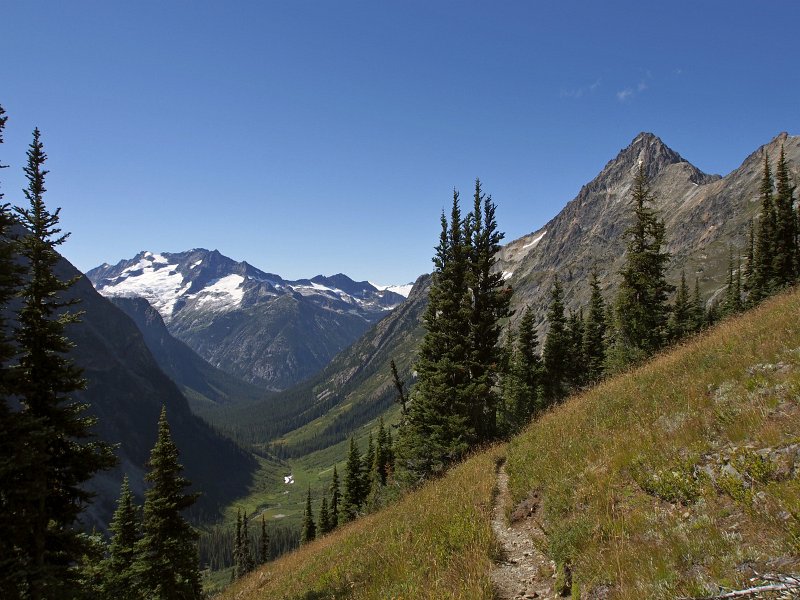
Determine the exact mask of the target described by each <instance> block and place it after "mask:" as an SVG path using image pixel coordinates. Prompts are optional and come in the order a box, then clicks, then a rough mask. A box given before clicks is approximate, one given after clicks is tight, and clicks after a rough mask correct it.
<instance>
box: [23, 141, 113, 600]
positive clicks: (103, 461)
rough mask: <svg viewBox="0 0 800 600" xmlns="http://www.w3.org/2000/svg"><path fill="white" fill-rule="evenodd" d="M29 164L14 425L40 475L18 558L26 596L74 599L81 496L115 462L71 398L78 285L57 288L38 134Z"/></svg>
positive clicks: (77, 374)
mask: <svg viewBox="0 0 800 600" xmlns="http://www.w3.org/2000/svg"><path fill="white" fill-rule="evenodd" d="M27 158H28V161H27V165H26V166H25V169H24V171H25V176H26V178H27V180H28V187H27V189H25V191H24V193H25V198H26V199H27V201H28V207H27V208H22V207H15V209H14V210H15V211H16V213H17V216H18V219H19V221H20V222H21V223H22V225H24V226H25V227H26V228H27V230H28V233H27V235H25V236H24V237H23V238H22V239H21V240H20V241H19V246H18V251H19V254H20V255H21V257H22V259H23V262H24V264H25V267H26V269H27V280H26V282H25V284H24V285H23V287H22V289H21V291H20V296H21V298H22V307H21V309H20V311H19V317H18V329H17V332H16V340H17V342H18V344H19V353H20V358H19V365H18V367H17V369H16V372H17V377H18V378H17V379H16V380H15V381H16V382H17V384H18V385H16V386H15V387H16V390H15V391H16V393H17V395H18V398H19V400H20V403H21V405H22V410H21V411H19V412H18V413H17V419H18V420H17V419H15V420H17V423H18V424H20V427H21V428H22V430H23V431H24V435H25V441H24V442H22V444H23V446H24V453H25V456H24V457H23V456H20V457H19V458H20V460H21V461H22V462H23V463H27V464H29V465H34V468H30V469H26V471H25V473H24V474H22V475H21V476H20V481H18V482H17V484H18V485H19V486H20V488H19V490H18V491H23V492H24V493H25V494H27V496H28V502H27V503H26V504H25V505H24V506H21V507H18V508H19V514H17V515H16V517H15V518H16V520H17V524H18V526H19V527H20V528H23V530H24V531H25V539H23V540H21V545H20V551H21V555H22V556H24V559H25V560H24V562H25V564H24V565H23V566H22V568H23V572H22V573H24V577H25V579H26V585H27V590H28V595H29V597H30V598H32V599H33V600H39V599H40V598H64V597H69V596H71V595H74V594H75V593H76V588H77V585H78V584H77V582H76V570H75V569H74V568H73V564H74V563H75V561H77V560H78V559H79V558H80V557H81V556H83V555H84V554H85V553H86V552H87V551H88V545H89V540H88V539H87V538H86V536H82V535H80V534H79V533H78V531H77V530H76V529H75V528H74V527H73V524H74V523H75V520H76V519H77V518H78V516H79V515H80V513H81V511H82V510H83V509H84V507H85V505H86V504H87V503H88V502H89V501H90V500H91V498H92V494H91V493H89V492H87V491H86V490H84V489H83V488H82V487H81V486H82V485H83V484H84V482H86V481H88V480H89V479H90V478H91V477H92V476H93V475H94V474H95V473H96V472H97V471H99V470H101V469H106V468H108V467H110V466H111V465H112V464H113V463H114V456H113V453H112V451H111V447H110V446H109V445H108V444H105V443H103V442H100V441H97V440H90V438H91V427H92V425H93V424H94V423H95V419H93V418H91V417H88V416H85V415H84V414H83V413H84V411H85V410H86V405H84V404H81V403H79V402H75V401H73V400H71V398H70V396H71V394H73V393H75V392H77V391H78V390H81V389H82V388H83V387H84V385H85V381H84V379H83V378H82V376H81V370H80V369H79V368H78V367H76V366H75V364H74V363H73V361H72V359H71V358H70V357H69V356H68V354H69V352H70V351H71V350H72V348H73V345H72V343H71V342H70V341H69V340H68V339H67V338H66V336H65V330H66V327H67V326H68V325H70V324H72V323H75V322H77V321H78V315H77V314H76V313H74V312H70V311H69V310H68V309H69V307H70V306H72V305H74V304H75V301H70V300H65V299H63V293H64V292H66V291H67V290H68V289H69V287H70V286H71V285H72V284H73V283H74V282H75V281H76V279H77V278H76V279H74V280H70V281H61V280H60V279H59V278H58V276H57V275H56V273H55V267H56V264H57V263H58V260H59V255H58V253H57V252H56V247H57V246H59V245H60V244H62V243H63V242H64V240H65V239H66V238H67V235H68V234H64V235H61V230H60V229H59V228H58V222H59V212H60V209H56V210H55V212H52V213H51V212H50V211H49V210H48V209H47V207H46V206H45V203H44V193H45V191H46V190H45V187H44V180H45V175H46V174H47V171H46V170H45V169H44V163H45V161H46V160H47V156H46V154H45V153H44V148H43V145H42V142H41V140H40V134H39V130H38V129H36V130H34V132H33V142H32V143H31V145H30V147H29V149H28V153H27ZM22 573H21V574H22Z"/></svg>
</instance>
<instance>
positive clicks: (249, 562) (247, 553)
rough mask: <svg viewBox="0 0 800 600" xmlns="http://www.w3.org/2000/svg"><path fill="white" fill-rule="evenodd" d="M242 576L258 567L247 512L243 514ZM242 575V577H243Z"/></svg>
mask: <svg viewBox="0 0 800 600" xmlns="http://www.w3.org/2000/svg"><path fill="white" fill-rule="evenodd" d="M240 564H241V575H244V574H245V573H249V572H250V571H252V570H253V569H255V567H256V561H255V557H254V556H253V548H252V544H251V542H250V526H249V521H248V519H247V511H244V513H243V514H242V552H241V563H240ZM241 575H240V576H241Z"/></svg>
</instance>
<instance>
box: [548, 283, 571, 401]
mask: <svg viewBox="0 0 800 600" xmlns="http://www.w3.org/2000/svg"><path fill="white" fill-rule="evenodd" d="M547 323H548V325H549V326H550V329H549V330H548V332H547V337H546V338H545V340H544V348H543V349H542V363H543V364H544V373H545V375H544V393H545V400H546V403H547V404H550V403H552V402H555V401H558V400H560V399H561V398H563V397H564V396H566V394H567V377H568V375H569V354H568V353H569V342H570V340H569V335H568V332H567V319H566V317H565V316H564V290H563V288H562V287H561V281H560V280H559V278H558V275H556V276H555V278H554V279H553V287H552V288H551V290H550V308H549V309H548V310H547Z"/></svg>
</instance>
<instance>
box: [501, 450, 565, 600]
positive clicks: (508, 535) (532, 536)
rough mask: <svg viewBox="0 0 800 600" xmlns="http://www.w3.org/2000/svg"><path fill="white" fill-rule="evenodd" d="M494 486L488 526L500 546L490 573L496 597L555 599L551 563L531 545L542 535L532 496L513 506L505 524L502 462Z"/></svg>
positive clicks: (507, 599) (508, 499) (506, 501)
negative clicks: (499, 558)
mask: <svg viewBox="0 0 800 600" xmlns="http://www.w3.org/2000/svg"><path fill="white" fill-rule="evenodd" d="M497 488H498V492H499V493H498V494H497V498H496V500H495V505H494V511H493V514H492V529H493V530H494V533H495V535H496V536H497V539H498V540H499V541H500V544H501V545H502V547H503V560H502V561H501V562H500V563H499V564H498V565H497V566H496V567H495V569H494V571H493V572H492V582H493V583H494V586H495V592H496V597H497V598H498V600H514V599H517V598H542V599H555V598H557V597H558V596H556V594H555V593H554V592H553V581H554V575H553V573H554V568H553V564H552V562H551V561H550V560H549V559H548V558H547V557H546V556H545V555H544V554H542V553H541V552H540V551H539V550H538V549H537V548H536V545H535V544H534V540H540V539H541V538H542V534H541V532H540V531H539V529H538V527H537V526H536V522H535V519H534V515H535V514H536V509H537V506H538V505H537V503H536V502H535V499H534V500H526V501H525V502H524V503H523V504H522V505H520V506H519V507H517V509H516V510H515V511H514V514H513V515H512V524H511V525H510V526H509V524H508V522H507V521H506V506H508V505H509V503H510V502H511V495H510V494H509V492H508V474H507V473H506V469H505V465H501V466H500V469H499V470H498V472H497Z"/></svg>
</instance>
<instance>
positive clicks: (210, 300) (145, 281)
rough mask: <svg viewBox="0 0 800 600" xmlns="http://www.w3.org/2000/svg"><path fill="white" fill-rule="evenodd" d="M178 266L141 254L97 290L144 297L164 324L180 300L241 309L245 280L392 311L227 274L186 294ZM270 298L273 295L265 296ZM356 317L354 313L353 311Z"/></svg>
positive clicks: (192, 268) (331, 292)
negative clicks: (137, 259)
mask: <svg viewBox="0 0 800 600" xmlns="http://www.w3.org/2000/svg"><path fill="white" fill-rule="evenodd" d="M202 262H203V261H202V260H198V261H195V262H193V263H191V264H190V265H188V270H189V272H190V273H198V272H199V269H198V267H200V266H201V264H202ZM179 267H180V265H178V264H172V263H171V262H170V260H169V259H167V258H166V257H165V256H163V255H161V254H154V253H152V252H144V253H143V254H142V258H141V259H140V260H139V261H138V262H137V263H136V264H133V265H130V266H129V267H127V268H126V269H125V270H124V271H122V272H121V273H120V275H119V276H117V277H115V278H113V279H112V280H111V281H110V282H109V283H106V284H104V285H102V286H99V287H98V291H99V292H100V293H101V294H103V295H104V296H124V297H133V296H137V297H141V298H145V299H146V300H147V301H148V302H150V304H151V305H152V306H153V308H155V309H156V310H157V311H158V312H159V314H160V315H161V317H162V318H163V319H164V321H165V322H167V323H169V322H170V320H171V319H172V317H173V312H174V310H175V305H176V303H177V302H178V301H179V300H184V301H186V302H187V303H190V304H192V305H194V306H195V307H197V308H202V309H203V310H204V311H206V310H209V311H213V312H226V311H230V310H234V309H236V308H237V307H239V306H241V304H242V300H243V299H244V293H245V285H246V282H247V281H248V280H251V279H252V281H254V282H264V283H268V284H269V285H270V286H271V287H272V288H274V289H275V290H280V289H290V290H293V291H295V292H297V293H299V294H301V295H303V296H323V297H326V298H331V299H334V300H339V301H342V302H345V303H347V304H350V305H353V306H355V307H359V306H360V307H365V308H372V309H375V308H380V310H387V311H388V310H391V309H392V308H394V307H393V306H391V307H383V306H381V307H376V306H375V301H374V300H372V299H362V298H356V297H353V296H351V295H349V294H347V293H345V292H344V291H342V290H340V289H336V288H332V287H328V286H325V285H321V284H319V283H315V282H304V283H293V282H286V283H284V284H283V285H281V284H280V283H278V282H275V281H272V280H271V279H269V278H266V276H265V277H257V276H256V277H252V278H251V277H244V276H242V275H238V274H231V275H226V276H224V277H220V278H218V279H214V280H212V281H211V282H209V283H208V284H207V285H206V286H205V287H204V288H203V289H201V290H198V291H194V292H192V293H189V289H190V288H191V283H192V282H191V280H190V276H188V275H187V276H186V277H184V275H183V274H181V273H180V272H179V270H178V269H179ZM375 287H376V288H378V289H379V290H381V291H382V290H390V291H393V292H396V293H398V294H401V295H402V296H404V297H407V296H408V293H409V292H410V291H411V284H408V285H404V286H375ZM266 295H269V296H273V295H276V294H275V293H269V292H268V293H267V294H266ZM351 312H354V313H355V314H357V311H355V310H353V311H351Z"/></svg>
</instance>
